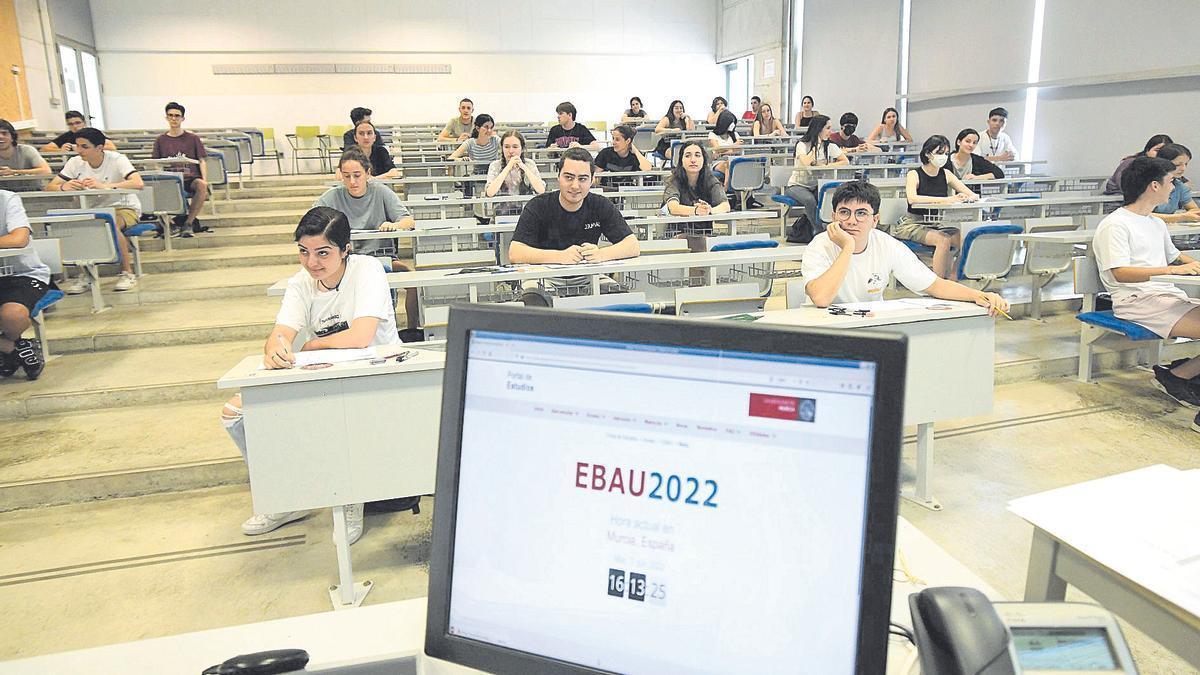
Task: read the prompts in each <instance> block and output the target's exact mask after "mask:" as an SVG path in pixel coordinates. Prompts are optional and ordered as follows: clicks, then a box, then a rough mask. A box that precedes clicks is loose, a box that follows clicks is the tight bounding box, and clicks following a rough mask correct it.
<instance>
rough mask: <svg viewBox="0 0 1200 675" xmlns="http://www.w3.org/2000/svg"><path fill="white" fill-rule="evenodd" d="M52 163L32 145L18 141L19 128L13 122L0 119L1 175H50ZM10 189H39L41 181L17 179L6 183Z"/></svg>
mask: <svg viewBox="0 0 1200 675" xmlns="http://www.w3.org/2000/svg"><path fill="white" fill-rule="evenodd" d="M50 173H51V172H50V165H49V164H47V163H46V160H45V159H44V158H43V157H42V156H41V155H40V154H38V151H37V149H35V148H34V147H33V146H32V145H25V144H24V143H18V142H17V129H16V127H14V126H13V125H12V123H11V122H9V121H8V120H5V119H0V176H49V175H50ZM3 186H4V187H5V188H7V189H9V190H16V191H18V192H19V191H21V190H37V189H39V188H40V187H41V182H40V181H37V180H31V181H29V182H25V181H16V182H11V183H4V184H3Z"/></svg>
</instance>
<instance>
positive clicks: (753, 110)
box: [742, 96, 762, 136]
mask: <svg viewBox="0 0 1200 675" xmlns="http://www.w3.org/2000/svg"><path fill="white" fill-rule="evenodd" d="M761 105H762V99H761V98H759V97H757V96H751V97H750V109H749V110H747V111H746V112H744V113H742V119H744V120H756V119H758V111H759V107H760V106H761ZM757 135H758V134H755V136H757Z"/></svg>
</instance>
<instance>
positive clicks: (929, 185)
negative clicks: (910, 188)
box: [908, 167, 950, 218]
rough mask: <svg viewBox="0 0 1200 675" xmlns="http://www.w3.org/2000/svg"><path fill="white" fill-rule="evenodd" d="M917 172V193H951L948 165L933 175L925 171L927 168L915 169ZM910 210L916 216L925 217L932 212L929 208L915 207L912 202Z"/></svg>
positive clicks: (935, 194) (909, 206) (929, 194)
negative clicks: (947, 175) (947, 178)
mask: <svg viewBox="0 0 1200 675" xmlns="http://www.w3.org/2000/svg"><path fill="white" fill-rule="evenodd" d="M913 171H915V172H916V174H917V194H919V195H921V196H922V197H945V196H946V195H947V194H949V191H950V186H949V184H948V182H947V181H946V174H947V173H948V171H947V169H946V167H942V168H940V169H938V172H937V173H936V174H934V175H932V176H930V175H929V174H927V173H925V169H921V168H917V169H913ZM908 212H909V213H911V214H913V215H914V216H917V217H920V218H925V217H928V216H929V214H930V211H929V209H921V208H917V207H914V206H913V205H912V204H911V203H910V204H909V205H908Z"/></svg>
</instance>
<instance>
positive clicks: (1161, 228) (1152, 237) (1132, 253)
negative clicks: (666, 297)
mask: <svg viewBox="0 0 1200 675" xmlns="http://www.w3.org/2000/svg"><path fill="white" fill-rule="evenodd" d="M1092 248H1093V250H1094V251H1095V252H1096V264H1097V266H1099V268H1100V280H1101V281H1103V282H1104V287H1105V288H1107V289H1108V290H1109V292H1110V293H1112V298H1113V302H1114V303H1125V302H1129V301H1131V300H1134V299H1136V297H1137V296H1138V295H1144V294H1150V293H1170V294H1171V295H1177V296H1179V297H1187V294H1186V293H1184V292H1183V291H1182V290H1180V289H1179V287H1178V286H1176V285H1175V284H1169V283H1163V282H1158V281H1143V282H1141V283H1128V284H1127V283H1122V282H1120V281H1117V280H1116V278H1115V277H1113V274H1112V269H1113V268H1114V267H1166V266H1167V265H1169V264H1171V262H1172V261H1173V260H1175V259H1176V258H1178V257H1179V249H1177V248H1175V245H1174V244H1172V243H1171V235H1170V233H1169V232H1167V224H1166V223H1164V222H1163V221H1162V219H1161V218H1159V217H1158V216H1153V215H1150V216H1139V215H1138V214H1136V213H1134V212H1133V211H1130V210H1128V209H1126V208H1124V207H1122V208H1119V209H1117V210H1116V211H1113V212H1112V213H1110V214H1108V215H1107V216H1105V217H1104V220H1102V221H1100V227H1098V228H1096V237H1095V238H1094V239H1093V240H1092ZM806 255H807V254H806Z"/></svg>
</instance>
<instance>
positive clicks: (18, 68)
mask: <svg viewBox="0 0 1200 675" xmlns="http://www.w3.org/2000/svg"><path fill="white" fill-rule="evenodd" d="M9 70H11V71H12V74H13V75H20V74H21V66H18V65H14V66H13V67H12V68H10V69H9Z"/></svg>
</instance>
